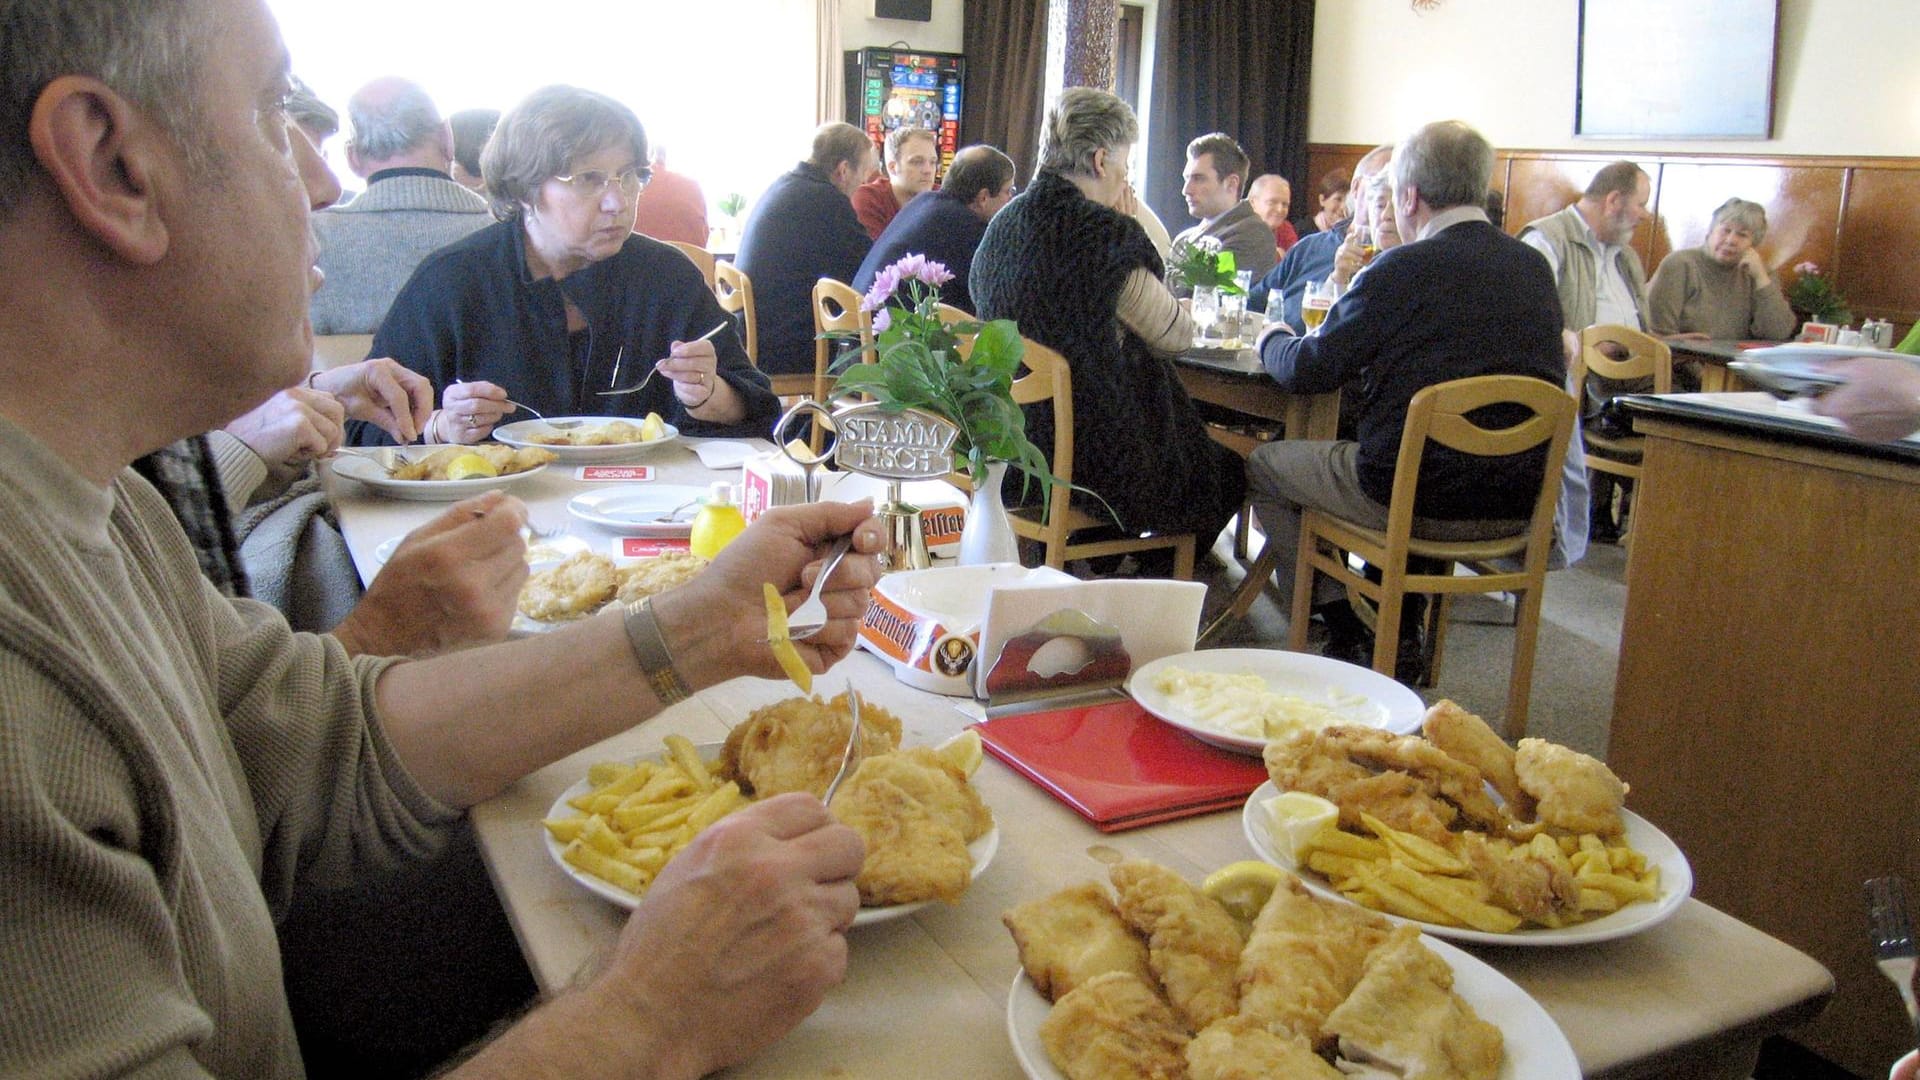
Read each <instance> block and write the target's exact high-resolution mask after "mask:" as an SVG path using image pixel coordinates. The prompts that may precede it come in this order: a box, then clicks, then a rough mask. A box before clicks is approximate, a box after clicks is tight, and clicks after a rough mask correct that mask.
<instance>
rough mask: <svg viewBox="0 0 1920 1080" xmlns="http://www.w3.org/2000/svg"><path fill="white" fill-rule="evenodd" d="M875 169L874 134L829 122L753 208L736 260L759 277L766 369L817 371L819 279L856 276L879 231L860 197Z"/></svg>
mask: <svg viewBox="0 0 1920 1080" xmlns="http://www.w3.org/2000/svg"><path fill="white" fill-rule="evenodd" d="M872 171H873V141H872V140H870V139H868V138H867V133H866V132H864V131H861V130H860V129H859V128H857V127H854V126H853V125H852V124H840V123H833V124H822V125H820V127H819V129H818V130H816V131H815V132H814V133H813V153H812V154H811V155H810V156H809V157H808V158H807V160H805V161H803V162H801V163H800V164H798V165H796V166H794V167H793V170H792V171H791V172H788V173H787V174H786V175H784V176H782V177H780V178H779V179H778V180H775V181H774V182H773V184H772V185H771V186H770V187H768V188H767V190H766V193H765V194H764V195H761V196H760V201H759V202H757V203H755V204H754V206H753V212H752V213H751V214H748V215H747V224H746V227H745V228H744V229H742V230H741V234H740V257H739V258H738V259H735V260H734V265H736V266H738V267H739V268H740V269H741V270H742V271H744V272H745V273H746V275H747V276H748V277H749V278H751V279H752V280H753V298H754V299H753V303H754V307H755V309H756V310H757V314H758V318H759V322H760V370H762V371H764V372H766V373H767V374H769V375H800V374H808V375H810V374H812V373H813V337H814V334H813V283H814V282H816V281H818V280H820V279H821V278H823V277H825V278H832V279H834V280H835V281H845V282H849V283H851V282H852V281H853V275H854V274H856V273H859V271H860V260H862V259H864V258H866V257H867V250H868V249H869V248H871V247H872V246H873V239H872V237H870V236H868V235H867V230H866V228H865V227H863V226H862V225H861V224H860V219H859V218H858V217H855V216H854V213H853V204H852V203H850V202H849V201H848V200H849V199H851V198H852V197H853V193H854V191H855V189H857V188H859V186H860V181H861V180H862V179H864V178H865V177H866V175H867V174H868V173H870V172H872Z"/></svg>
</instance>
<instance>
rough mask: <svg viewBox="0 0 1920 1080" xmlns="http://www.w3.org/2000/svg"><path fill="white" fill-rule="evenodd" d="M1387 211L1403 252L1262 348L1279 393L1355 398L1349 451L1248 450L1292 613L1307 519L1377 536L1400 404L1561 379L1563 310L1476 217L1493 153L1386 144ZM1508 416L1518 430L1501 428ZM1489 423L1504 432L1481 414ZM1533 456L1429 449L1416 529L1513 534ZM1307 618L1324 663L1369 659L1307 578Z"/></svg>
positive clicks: (1527, 500)
mask: <svg viewBox="0 0 1920 1080" xmlns="http://www.w3.org/2000/svg"><path fill="white" fill-rule="evenodd" d="M1390 168H1391V170H1392V171H1391V177H1392V192H1393V199H1392V207H1391V209H1392V211H1393V213H1394V215H1395V217H1396V219H1397V221H1398V223H1399V231H1400V235H1401V236H1402V237H1403V238H1405V240H1406V243H1405V244H1403V245H1402V246H1400V247H1397V248H1394V249H1392V250H1390V251H1385V252H1382V253H1381V254H1380V255H1378V256H1377V257H1376V258H1375V259H1374V260H1373V262H1372V263H1371V264H1369V265H1368V267H1367V270H1366V272H1365V273H1363V274H1360V275H1358V276H1357V277H1355V278H1354V281H1353V286H1352V288H1351V289H1349V290H1348V292H1347V293H1346V294H1345V295H1344V296H1342V297H1341V298H1340V300H1339V302H1338V303H1336V304H1335V305H1334V307H1333V310H1332V311H1330V312H1328V314H1327V320H1326V322H1325V323H1323V324H1322V325H1321V327H1320V333H1319V334H1317V335H1314V336H1308V337H1300V336H1296V335H1294V334H1293V333H1292V332H1291V331H1290V329H1289V328H1287V327H1285V326H1273V327H1270V328H1269V329H1268V330H1267V331H1266V332H1265V333H1264V334H1263V335H1262V338H1261V340H1260V342H1259V343H1258V349H1259V352H1260V360H1261V363H1262V365H1263V366H1265V368H1266V370H1267V373H1268V374H1269V375H1271V376H1273V378H1274V380H1275V381H1276V382H1278V383H1279V384H1280V385H1281V386H1283V387H1285V388H1286V389H1288V390H1291V391H1296V392H1304V393H1321V392H1325V391H1330V390H1335V389H1340V388H1342V387H1344V388H1345V392H1346V393H1347V394H1350V395H1354V396H1355V398H1356V400H1355V401H1354V402H1353V403H1352V404H1353V405H1354V409H1353V410H1352V412H1353V414H1354V415H1355V417H1356V419H1357V423H1356V429H1357V439H1356V440H1354V441H1345V440H1343V441H1336V442H1311V441H1305V440H1290V441H1284V442H1272V443H1267V444H1266V445H1264V446H1262V447H1260V448H1259V449H1257V450H1255V451H1254V453H1253V456H1252V457H1251V458H1250V459H1249V460H1248V462H1247V479H1248V484H1249V487H1250V489H1251V494H1252V500H1253V505H1254V509H1255V511H1256V512H1257V513H1258V514H1259V515H1260V524H1261V528H1262V529H1263V530H1264V531H1265V532H1266V535H1267V543H1269V544H1278V545H1280V546H1279V548H1278V549H1277V550H1278V551H1279V552H1280V553H1281V555H1280V560H1279V564H1278V567H1277V572H1276V578H1277V584H1278V587H1279V589H1280V592H1281V593H1282V594H1283V596H1287V600H1286V601H1285V602H1291V597H1290V596H1288V594H1291V592H1292V591H1293V573H1294V556H1295V553H1296V551H1297V549H1298V547H1299V542H1300V513H1301V510H1302V509H1303V508H1308V507H1311V508H1313V509H1317V510H1323V511H1327V512H1329V513H1333V514H1337V515H1339V516H1341V517H1343V518H1347V519H1349V520H1352V521H1357V522H1360V523H1362V524H1365V525H1368V526H1370V527H1374V528H1385V527H1386V523H1387V503H1388V501H1389V500H1390V499H1391V498H1392V494H1393V482H1394V466H1395V464H1396V461H1397V459H1398V456H1399V452H1400V435H1401V431H1402V429H1403V428H1404V427H1405V426H1406V419H1407V406H1408V404H1409V403H1410V402H1411V401H1412V400H1413V396H1414V395H1415V394H1417V393H1419V392H1420V391H1421V390H1423V389H1425V388H1426V387H1428V386H1432V385H1434V384H1436V383H1442V382H1449V381H1451V380H1454V379H1462V378H1467V377H1469V376H1473V375H1529V376H1532V377H1534V378H1537V379H1541V380H1543V381H1546V382H1550V383H1552V384H1553V385H1555V386H1563V385H1565V382H1566V354H1565V353H1564V352H1563V351H1562V349H1561V344H1560V301H1559V297H1558V295H1557V294H1556V293H1555V292H1554V285H1553V276H1552V274H1550V273H1549V272H1547V267H1546V263H1545V261H1544V260H1542V259H1541V258H1540V257H1539V255H1538V253H1536V252H1534V251H1533V250H1532V249H1531V248H1529V247H1528V246H1527V245H1525V244H1523V243H1521V242H1520V241H1518V240H1515V239H1513V238H1512V237H1510V236H1507V235H1506V234H1504V233H1502V232H1501V231H1500V230H1499V229H1496V228H1494V227H1493V225H1492V224H1490V223H1489V222H1488V220H1487V214H1486V210H1485V209H1484V205H1485V199H1486V193H1487V184H1488V178H1489V177H1490V175H1491V174H1492V171H1493V147H1492V146H1490V145H1488V143H1487V140H1486V139H1485V138H1484V137H1482V136H1481V135H1480V133H1479V132H1477V131H1475V130H1473V129H1472V128H1470V127H1468V126H1466V125H1465V124H1462V123H1459V122H1458V121H1447V122H1443V123H1436V124H1428V125H1427V126H1426V127H1423V128H1421V129H1420V130H1419V131H1417V132H1415V133H1414V134H1413V135H1411V136H1409V137H1408V138H1407V139H1406V140H1405V141H1404V142H1402V143H1401V144H1400V145H1399V146H1398V147H1396V148H1395V149H1394V152H1393V161H1392V164H1391V166H1390ZM1512 419H1517V417H1516V418H1512ZM1487 422H1488V423H1494V424H1500V423H1506V422H1510V419H1509V418H1502V417H1499V416H1490V417H1488V418H1487ZM1543 467H1544V455H1543V454H1541V453H1537V452H1536V453H1534V454H1527V455H1517V456H1516V457H1514V458H1511V459H1498V460H1489V459H1485V458H1475V457H1468V456H1465V455H1460V454H1456V453H1454V452H1452V451H1448V450H1445V449H1444V448H1439V447H1429V448H1428V452H1427V455H1426V458H1425V459H1424V462H1423V464H1422V466H1421V476H1420V494H1419V499H1420V501H1419V504H1418V505H1417V506H1416V507H1415V515H1416V517H1415V519H1414V532H1415V533H1416V534H1417V535H1420V536H1422V537H1426V538H1430V539H1437V540H1476V539H1486V538H1491V537H1496V536H1507V535H1511V534H1512V533H1515V532H1518V531H1519V530H1520V529H1521V528H1523V527H1524V525H1525V521H1526V518H1527V517H1528V515H1529V514H1530V513H1531V511H1532V509H1533V503H1534V499H1535V498H1536V497H1537V496H1538V494H1539V491H1540V482H1541V469H1542V468H1543ZM1314 600H1315V608H1314V610H1315V614H1316V615H1319V616H1320V617H1322V618H1323V619H1325V620H1326V622H1327V625H1328V629H1329V630H1330V632H1331V635H1332V636H1331V639H1330V641H1329V644H1328V654H1329V655H1336V654H1337V655H1339V656H1340V657H1341V658H1342V659H1351V660H1357V662H1359V663H1362V664H1366V663H1368V662H1369V660H1368V658H1369V657H1370V654H1371V652H1372V647H1373V646H1372V640H1371V635H1370V633H1368V632H1367V631H1366V629H1365V627H1364V625H1362V624H1361V623H1360V621H1359V619H1358V618H1357V617H1356V616H1355V614H1354V613H1353V611H1352V609H1351V608H1349V607H1347V606H1346V603H1345V601H1344V600H1342V599H1341V598H1340V595H1339V590H1338V588H1337V587H1336V586H1335V584H1334V582H1333V581H1332V580H1331V579H1329V578H1325V577H1320V578H1317V579H1316V580H1315V584H1314ZM1423 610H1424V608H1422V607H1421V606H1420V605H1418V604H1416V603H1414V602H1413V599H1412V598H1409V602H1408V604H1407V611H1408V612H1410V613H1411V617H1410V618H1405V617H1403V619H1402V623H1401V650H1400V652H1401V657H1402V664H1401V667H1400V669H1399V671H1398V672H1397V674H1398V676H1399V677H1400V678H1402V679H1405V680H1409V681H1411V680H1413V679H1417V678H1418V676H1419V672H1418V671H1417V670H1414V669H1415V668H1417V667H1418V664H1417V662H1412V661H1414V660H1415V658H1417V657H1418V656H1419V655H1420V650H1419V644H1420V642H1419V636H1418V635H1419V630H1418V626H1419V615H1420V612H1421V611H1423Z"/></svg>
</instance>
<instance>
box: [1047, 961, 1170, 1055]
mask: <svg viewBox="0 0 1920 1080" xmlns="http://www.w3.org/2000/svg"><path fill="white" fill-rule="evenodd" d="M1040 1041H1041V1043H1043V1044H1044V1045H1045V1046H1046V1048H1047V1056H1048V1057H1050V1058H1052V1059H1053V1064H1054V1067H1055V1068H1057V1069H1059V1070H1060V1071H1061V1072H1063V1073H1065V1074H1066V1076H1067V1080H1185V1077H1186V1075H1187V1062H1186V1058H1185V1056H1184V1055H1183V1053H1182V1051H1184V1050H1185V1048H1186V1045H1187V1030H1186V1029H1185V1028H1183V1027H1181V1026H1180V1020H1179V1018H1178V1017H1176V1016H1174V1014H1173V1009H1172V1008H1171V1007H1170V1006H1168V1004H1167V1003H1166V1000H1165V999H1163V998H1162V997H1161V996H1160V995H1159V994H1157V993H1155V992H1154V989H1153V986H1152V984H1151V983H1149V982H1147V981H1146V980H1144V979H1142V978H1140V977H1139V976H1138V975H1133V974H1129V973H1127V972H1124V971H1111V972H1108V973H1107V974H1105V975H1100V976H1097V977H1095V978H1094V979H1092V980H1090V981H1088V982H1087V983H1086V984H1085V985H1082V986H1079V987H1076V988H1075V989H1074V990H1073V991H1072V992H1071V993H1068V994H1067V995H1066V996H1064V997H1062V998H1060V999H1059V1000H1057V1001H1055V1002H1054V1003H1053V1011H1051V1012H1049V1013H1048V1014H1047V1018H1046V1020H1044V1021H1042V1022H1041V1024H1040Z"/></svg>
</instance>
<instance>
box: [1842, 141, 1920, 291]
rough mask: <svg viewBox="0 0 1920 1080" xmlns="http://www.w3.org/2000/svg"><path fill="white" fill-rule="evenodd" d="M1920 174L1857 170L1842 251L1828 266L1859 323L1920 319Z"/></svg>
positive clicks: (1848, 201)
mask: <svg viewBox="0 0 1920 1080" xmlns="http://www.w3.org/2000/svg"><path fill="white" fill-rule="evenodd" d="M1916 207H1920V170H1916V169H1886V168H1873V167H1870V166H1863V167H1859V168H1855V169H1854V170H1852V175H1851V176H1850V177H1849V179H1848V183H1847V190H1846V204H1845V207H1844V208H1843V213H1844V216H1843V217H1842V218H1841V232H1842V235H1843V237H1844V239H1843V240H1841V241H1840V245H1839V247H1840V250H1839V253H1838V255H1837V257H1835V258H1834V259H1832V260H1831V261H1830V262H1829V263H1822V264H1821V265H1823V266H1826V265H1831V266H1833V267H1834V268H1835V270H1836V272H1837V274H1838V275H1839V276H1838V279H1837V280H1838V281H1839V282H1840V292H1841V293H1842V295H1844V296H1846V298H1847V300H1848V301H1849V302H1850V303H1851V304H1852V306H1853V314H1854V318H1855V319H1856V320H1858V319H1864V318H1867V317H1869V316H1872V317H1875V318H1884V319H1892V320H1894V321H1897V322H1901V323H1912V322H1913V321H1914V320H1915V319H1916V318H1920V288H1916V281H1915V279H1916V277H1920V213H1916V212H1915V208H1916Z"/></svg>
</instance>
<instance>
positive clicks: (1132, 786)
mask: <svg viewBox="0 0 1920 1080" xmlns="http://www.w3.org/2000/svg"><path fill="white" fill-rule="evenodd" d="M973 727H974V730H976V731H978V732H979V733H980V741H981V742H982V743H984V744H985V745H986V748H987V750H988V752H990V753H992V754H993V756H994V757H997V758H999V759H1000V760H1001V761H1004V762H1006V763H1007V764H1008V765H1010V766H1012V767H1013V768H1014V769H1015V770H1017V771H1019V772H1020V773H1022V774H1023V775H1025V776H1026V777H1027V779H1029V780H1032V781H1033V782H1034V783H1036V784H1039V785H1040V786H1041V787H1043V788H1045V789H1047V791H1049V792H1051V793H1052V794H1053V795H1054V797H1055V798H1057V799H1059V800H1060V801H1061V802H1064V803H1066V804H1067V805H1068V806H1071V807H1073V809H1074V810H1076V811H1078V812H1079V814H1080V816H1082V817H1084V818H1086V819H1087V820H1088V821H1091V822H1093V824H1094V827H1095V828H1097V829H1099V830H1100V831H1101V832H1120V831H1122V830H1124V829H1132V828H1136V827H1138V826H1141V825H1150V824H1153V823H1154V822H1157V821H1170V820H1172V819H1174V818H1182V817H1190V816H1192V815H1195V814H1206V813H1212V812H1213V811H1215V810H1229V809H1232V808H1234V807H1237V806H1240V805H1241V804H1243V803H1245V802H1246V801H1247V796H1248V795H1250V794H1252V793H1253V789H1254V788H1257V787H1259V786H1260V785H1261V784H1262V783H1264V782H1265V781H1266V779H1267V769H1266V766H1265V765H1264V764H1263V763H1262V762H1261V760H1260V759H1259V758H1255V757H1248V756H1246V755H1244V754H1235V753H1231V752H1229V751H1226V750H1219V749H1216V748H1214V747H1211V746H1208V745H1207V744H1205V743H1203V742H1200V741H1199V740H1198V739H1194V738H1192V737H1191V736H1188V735H1186V734H1184V733H1182V732H1181V731H1179V730H1178V729H1176V728H1174V727H1171V726H1169V725H1167V724H1163V723H1161V722H1160V721H1159V720H1157V719H1155V718H1154V717H1153V715H1152V714H1151V713H1149V712H1147V711H1146V710H1145V709H1143V708H1141V707H1140V706H1139V705H1138V704H1136V703H1134V702H1132V701H1117V702H1110V703H1107V704H1101V705H1090V706H1086V707H1082V708H1074V709H1056V710H1054V711H1051V712H1035V713H1024V714H1020V715H1017V716H1001V717H996V718H994V719H992V720H987V721H984V722H982V723H978V724H975V725H973Z"/></svg>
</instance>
